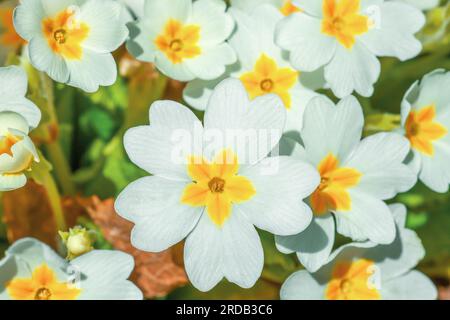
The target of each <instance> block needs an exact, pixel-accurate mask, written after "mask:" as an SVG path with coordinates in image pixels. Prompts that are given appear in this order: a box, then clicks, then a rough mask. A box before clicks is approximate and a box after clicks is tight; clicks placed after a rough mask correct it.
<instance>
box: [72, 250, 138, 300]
mask: <svg viewBox="0 0 450 320" xmlns="http://www.w3.org/2000/svg"><path fill="white" fill-rule="evenodd" d="M133 268H134V260H133V257H132V256H130V255H129V254H126V253H123V252H120V251H112V250H94V251H91V252H89V253H86V254H84V255H82V256H80V257H78V258H76V259H74V260H72V261H71V263H70V266H69V269H68V272H72V273H73V274H74V275H75V276H76V275H78V276H79V279H77V280H78V281H79V282H78V283H77V284H78V285H79V286H80V289H81V290H82V291H81V295H80V297H79V299H81V300H91V299H97V300H112V299H113V300H119V299H120V300H125V299H129V300H134V299H142V293H141V292H140V290H139V289H138V288H137V287H136V286H135V285H134V284H132V283H131V282H129V281H127V280H126V279H128V277H129V276H130V274H131V272H132V271H133Z"/></svg>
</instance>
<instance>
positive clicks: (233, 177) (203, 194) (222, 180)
mask: <svg viewBox="0 0 450 320" xmlns="http://www.w3.org/2000/svg"><path fill="white" fill-rule="evenodd" d="M187 170H188V174H189V176H190V177H191V178H192V180H193V182H192V183H190V184H189V185H187V186H186V188H185V189H184V191H183V194H182V196H181V202H182V203H183V204H186V205H190V206H194V207H206V211H207V213H208V215H209V217H210V219H211V220H212V221H213V222H214V223H215V224H216V225H217V226H219V227H220V226H222V225H223V224H224V223H225V221H226V220H227V219H228V218H229V217H230V214H231V211H232V205H233V204H236V203H242V202H245V201H248V200H250V199H251V198H252V197H253V196H254V195H255V194H256V190H255V188H254V187H253V184H252V183H251V181H250V180H248V179H247V178H245V177H242V176H238V175H237V173H238V170H239V163H238V159H237V156H236V154H234V152H232V151H231V150H223V151H221V152H219V153H218V154H217V155H216V157H215V159H214V161H213V162H209V161H208V160H206V159H204V158H203V157H198V156H191V157H189V163H188V167H187Z"/></svg>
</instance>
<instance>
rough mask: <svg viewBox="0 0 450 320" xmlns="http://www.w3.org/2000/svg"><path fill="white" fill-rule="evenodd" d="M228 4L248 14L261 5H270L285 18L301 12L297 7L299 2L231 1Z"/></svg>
mask: <svg viewBox="0 0 450 320" xmlns="http://www.w3.org/2000/svg"><path fill="white" fill-rule="evenodd" d="M230 2H231V6H232V7H234V8H237V9H240V10H243V11H246V12H249V13H251V12H253V10H255V8H256V7H257V6H259V5H261V4H271V5H273V6H275V8H277V9H278V10H280V12H281V13H282V14H283V15H285V16H288V15H290V14H291V13H295V12H299V11H301V9H300V7H299V5H300V4H301V0H299V1H297V2H296V3H295V4H294V1H293V0H231V1H230Z"/></svg>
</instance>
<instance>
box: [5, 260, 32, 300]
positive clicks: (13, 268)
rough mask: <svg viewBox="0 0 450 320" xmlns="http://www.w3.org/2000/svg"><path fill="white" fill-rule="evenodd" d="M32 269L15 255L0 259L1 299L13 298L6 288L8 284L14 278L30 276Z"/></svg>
mask: <svg viewBox="0 0 450 320" xmlns="http://www.w3.org/2000/svg"><path fill="white" fill-rule="evenodd" d="M31 274H32V272H31V270H30V268H29V266H28V265H27V263H26V262H25V261H24V260H22V259H19V258H16V257H14V256H6V257H4V258H3V259H2V260H1V261H0V300H11V297H10V296H9V294H8V291H7V290H6V288H5V287H6V286H7V284H8V283H9V282H10V281H11V280H12V279H14V278H30V277H31Z"/></svg>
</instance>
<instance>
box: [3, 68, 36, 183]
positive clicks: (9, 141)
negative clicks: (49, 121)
mask: <svg viewBox="0 0 450 320" xmlns="http://www.w3.org/2000/svg"><path fill="white" fill-rule="evenodd" d="M27 86H28V79H27V75H26V73H25V71H24V70H23V69H21V68H19V67H16V66H13V67H6V68H0V191H10V190H14V189H18V188H21V187H23V186H24V185H25V184H26V181H27V178H26V176H25V172H26V171H28V170H29V169H30V167H31V164H32V163H33V161H36V162H39V157H38V154H37V152H36V149H35V147H34V144H33V142H32V141H31V139H30V138H29V137H28V133H29V132H30V130H31V129H34V128H36V127H37V126H38V124H39V121H40V119H41V112H40V110H39V109H38V107H37V106H36V105H35V104H34V103H32V102H31V101H30V100H28V99H27V98H25V94H26V93H27Z"/></svg>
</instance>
